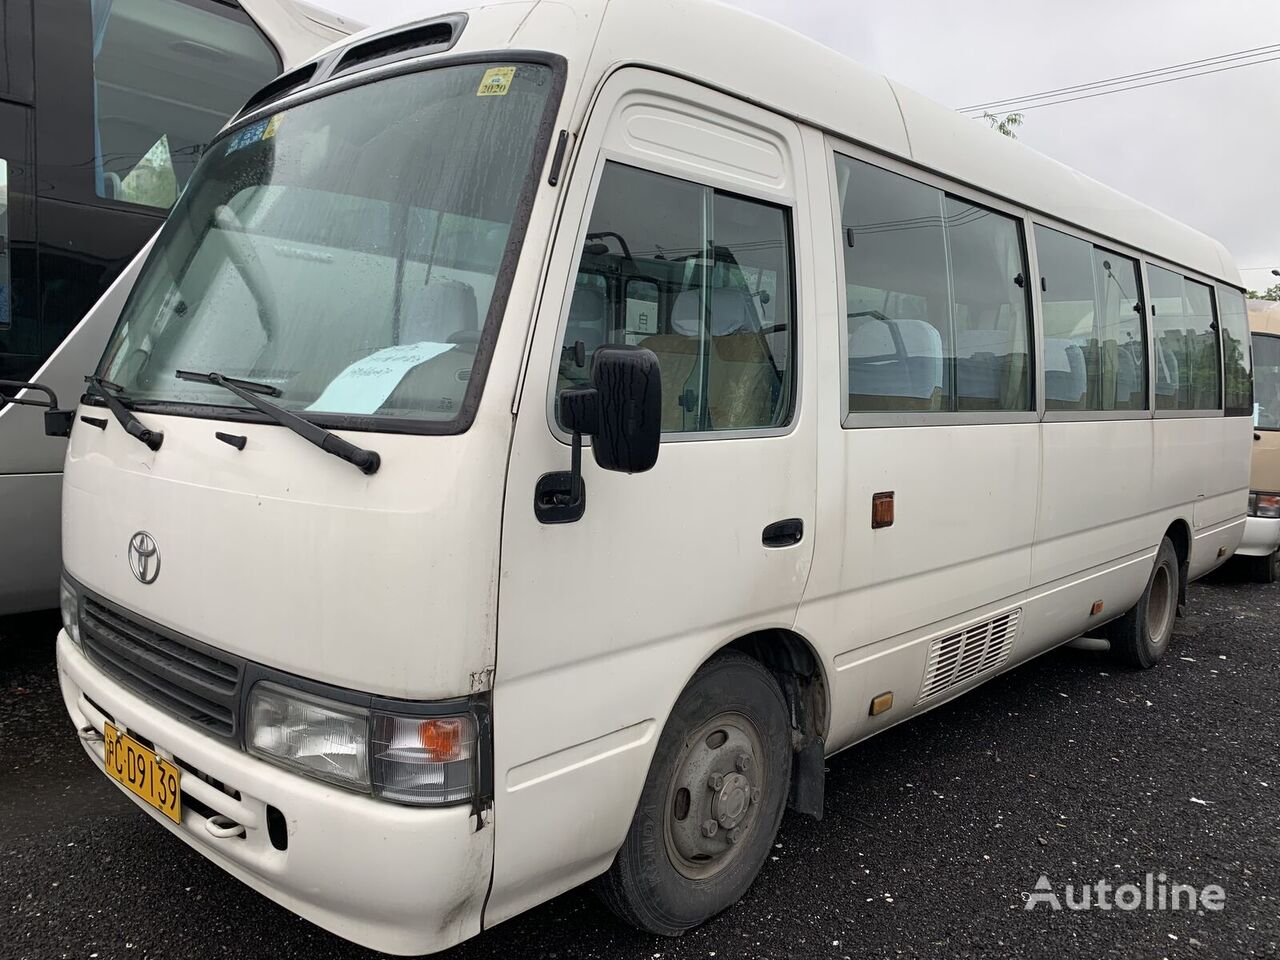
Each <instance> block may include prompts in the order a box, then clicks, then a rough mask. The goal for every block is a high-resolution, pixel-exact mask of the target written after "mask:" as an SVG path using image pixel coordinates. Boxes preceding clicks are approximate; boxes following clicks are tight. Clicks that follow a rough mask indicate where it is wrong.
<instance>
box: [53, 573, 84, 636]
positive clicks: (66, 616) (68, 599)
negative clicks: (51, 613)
mask: <svg viewBox="0 0 1280 960" xmlns="http://www.w3.org/2000/svg"><path fill="white" fill-rule="evenodd" d="M58 606H59V607H60V608H61V609H62V629H64V630H66V631H67V636H69V637H70V638H71V639H72V640H73V641H74V642H75V645H76V646H77V647H78V646H80V597H79V595H78V594H77V593H76V588H75V587H73V586H71V584H70V583H69V582H68V581H67V578H66V577H63V578H62V580H61V581H60V582H59V584H58Z"/></svg>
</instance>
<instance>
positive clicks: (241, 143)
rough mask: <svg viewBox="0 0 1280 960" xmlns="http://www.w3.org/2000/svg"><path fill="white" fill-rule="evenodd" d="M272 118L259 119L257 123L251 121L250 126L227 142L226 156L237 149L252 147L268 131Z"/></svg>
mask: <svg viewBox="0 0 1280 960" xmlns="http://www.w3.org/2000/svg"><path fill="white" fill-rule="evenodd" d="M274 119H275V117H272V118H271V120H274ZM271 120H259V121H258V122H257V123H251V124H249V126H247V127H245V128H244V129H243V130H241V131H240V132H239V133H237V134H236V135H235V136H234V137H232V138H231V140H230V142H229V143H228V144H227V152H226V154H224V156H230V155H231V154H233V153H235V152H236V151H237V150H243V149H244V148H245V147H251V146H253V145H254V144H255V143H257V142H258V141H259V140H261V139H262V135H263V134H264V133H266V132H267V127H268V125H269V124H270V123H271ZM274 133H275V131H274V130H272V134H273V135H274Z"/></svg>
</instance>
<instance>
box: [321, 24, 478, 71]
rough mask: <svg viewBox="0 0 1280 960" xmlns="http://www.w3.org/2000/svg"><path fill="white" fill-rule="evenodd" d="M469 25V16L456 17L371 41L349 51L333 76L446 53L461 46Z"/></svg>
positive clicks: (374, 38) (370, 39) (352, 47)
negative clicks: (385, 62) (416, 56)
mask: <svg viewBox="0 0 1280 960" xmlns="http://www.w3.org/2000/svg"><path fill="white" fill-rule="evenodd" d="M466 22H467V18H466V15H465V14H456V15H454V16H451V17H445V18H443V19H440V20H431V21H428V22H427V23H420V24H418V25H417V26H413V27H409V28H408V29H407V30H396V31H393V32H390V33H384V34H382V35H380V36H376V37H370V38H369V39H368V40H365V41H364V42H362V43H357V44H354V45H353V46H351V47H350V48H348V49H347V51H346V52H345V53H343V55H342V58H341V59H340V60H338V63H337V65H336V66H335V67H334V68H333V72H332V73H331V74H330V76H337V75H338V74H340V73H346V72H347V71H349V70H354V69H356V68H357V67H364V66H369V65H370V64H372V63H374V62H377V61H382V60H388V59H392V58H398V57H400V56H402V55H404V54H408V53H413V54H421V53H427V52H430V53H442V52H444V51H445V50H448V49H449V48H451V47H452V46H453V45H454V44H455V43H457V41H458V36H459V35H460V34H461V33H462V28H463V27H464V26H466ZM432 48H434V49H432Z"/></svg>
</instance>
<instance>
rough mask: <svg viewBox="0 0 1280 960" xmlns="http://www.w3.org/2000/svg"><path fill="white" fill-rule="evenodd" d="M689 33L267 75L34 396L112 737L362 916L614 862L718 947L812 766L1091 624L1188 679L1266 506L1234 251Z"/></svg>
mask: <svg viewBox="0 0 1280 960" xmlns="http://www.w3.org/2000/svg"><path fill="white" fill-rule="evenodd" d="M667 6H673V5H669V4H667V5H663V7H664V10H665V9H666V7H667ZM673 10H674V7H673ZM667 13H668V14H669V15H657V16H655V9H654V0H607V2H606V0H574V2H572V3H560V2H557V3H542V2H533V0H529V2H511V3H497V4H488V5H485V6H478V7H475V8H474V9H472V10H470V11H463V12H459V13H457V14H454V15H450V16H446V17H443V18H439V19H433V20H429V21H425V22H417V23H414V24H411V25H408V26H405V27H401V28H398V29H396V30H393V31H385V32H380V33H367V34H364V35H361V36H358V37H356V38H354V39H352V40H350V41H348V42H344V43H343V44H341V45H339V46H336V47H334V48H332V49H331V50H329V51H328V52H327V53H325V54H324V55H323V56H321V57H320V58H319V59H316V60H314V61H311V62H308V63H305V64H303V65H302V66H300V67H298V68H297V69H295V70H293V71H290V72H288V73H286V74H284V75H283V76H282V77H280V78H279V79H277V80H275V81H273V82H272V83H271V84H269V85H268V86H267V87H265V88H264V89H263V90H262V91H260V92H259V93H258V94H256V95H255V96H254V97H253V98H252V99H251V100H250V101H249V103H248V105H247V106H246V107H245V108H244V110H243V111H241V113H240V114H239V115H238V116H236V117H235V118H234V119H233V120H232V121H231V122H230V123H229V124H228V126H227V127H226V129H225V130H224V131H223V132H222V133H221V134H220V135H219V136H218V137H217V139H216V140H215V141H214V142H213V143H212V145H211V146H210V147H209V149H208V150H207V151H206V153H205V155H204V157H203V159H202V160H201V161H200V165H199V167H198V169H197V170H196V171H195V173H194V174H193V176H192V178H191V181H190V183H189V184H188V185H187V188H186V190H185V191H184V193H183V195H182V198H181V199H180V201H179V202H178V204H177V206H176V207H175V209H174V211H173V213H172V215H171V216H170V217H169V220H168V222H167V223H166V225H165V226H164V228H163V229H162V230H161V232H160V234H159V236H158V239H157V240H156V242H155V245H154V247H153V249H152V250H151V251H150V252H149V253H148V254H147V256H146V261H145V263H144V264H143V265H142V266H141V268H140V270H139V272H138V275H137V279H136V281H134V282H132V284H131V287H130V289H128V290H125V289H124V288H123V287H122V288H119V289H117V290H115V291H113V292H112V293H111V294H108V296H107V297H106V299H105V300H104V301H103V302H102V303H101V304H100V305H99V306H98V307H97V311H96V312H97V318H96V319H97V320H99V321H100V322H102V321H103V317H104V316H105V317H106V318H108V319H109V320H112V321H114V326H115V333H114V334H113V335H112V337H111V340H110V342H109V344H108V345H107V348H106V350H105V352H104V355H103V357H102V360H101V363H100V364H99V365H98V367H97V371H96V373H95V374H94V375H93V376H91V377H90V378H89V380H88V382H87V383H86V384H85V388H84V394H83V396H82V397H80V398H79V402H78V404H77V405H76V406H75V409H74V410H57V409H53V410H46V411H45V414H46V415H47V416H46V420H47V422H48V426H49V428H50V429H51V430H52V431H53V432H60V431H63V432H65V431H67V430H69V431H70V445H69V449H68V452H67V462H66V481H65V484H64V494H63V529H64V539H63V553H64V558H65V580H64V583H63V587H62V590H63V598H62V606H63V616H64V621H65V627H64V629H63V630H62V632H61V634H60V635H59V638H58V644H57V653H58V666H59V673H60V677H61V683H62V690H63V692H64V696H65V700H66V707H67V710H68V711H69V712H70V715H71V718H72V721H73V723H74V724H75V727H76V729H77V730H78V731H79V734H80V738H81V740H82V741H83V744H84V748H85V750H86V751H87V753H88V755H89V757H90V758H91V759H92V761H93V762H94V763H96V764H99V765H101V766H102V767H103V768H104V770H105V772H106V774H107V775H108V776H110V777H111V778H113V779H114V780H115V781H116V782H117V783H118V784H119V785H120V786H121V788H122V789H124V790H126V791H128V793H129V796H130V797H131V798H132V799H133V800H134V801H135V802H136V803H137V804H138V806H139V807H140V808H141V809H142V810H143V811H145V812H146V813H147V814H149V815H150V816H151V817H152V818H153V819H154V820H155V822H156V823H157V824H158V825H160V826H163V827H164V828H166V829H168V830H170V831H172V832H173V833H174V834H176V835H177V836H179V837H181V838H182V839H183V840H184V841H185V842H186V843H188V844H189V845H190V846H191V847H193V848H194V849H196V850H198V851H200V852H201V853H202V854H203V855H205V856H206V857H208V858H209V859H210V860H212V861H214V862H215V863H217V864H218V865H220V866H221V867H223V868H224V869H225V870H226V871H227V872H228V873H230V874H232V875H233V876H235V877H237V878H239V879H241V880H243V881H244V882H245V883H247V884H249V885H250V886H252V887H253V888H255V889H256V890H259V891H261V892H262V893H264V894H265V895H266V896H268V897H271V898H272V899H274V900H276V901H277V902H279V903H281V904H283V905H285V906H286V907H288V908H289V909H290V910H293V911H295V912H297V913H299V914H301V915H302V916H304V917H307V918H309V919H311V920H313V921H314V922H316V923H317V924H319V925H320V926H322V927H325V928H326V929H328V930H331V931H334V932H335V933H337V934H340V935H341V936H343V937H347V938H349V939H351V940H354V941H356V942H358V943H361V944H365V945H368V946H370V947H374V948H377V949H379V950H383V951H388V952H392V953H399V954H410V953H420V952H428V951H436V950H441V949H443V948H446V947H448V946H450V945H452V944H456V943H458V942H459V941H460V940H463V939H465V938H467V937H470V936H473V935H475V934H477V933H479V932H480V931H481V930H482V929H484V928H486V927H492V926H493V925H495V924H497V923H500V922H502V921H503V920H505V919H507V918H509V917H512V916H514V915H516V914H518V913H520V912H521V911H523V910H526V909H528V908H529V907H531V906H533V905H535V904H537V903H540V902H542V901H545V900H547V899H548V898H550V897H553V896H555V895H557V894H559V893H561V892H562V891H565V890H568V889H569V888H571V887H574V886H575V885H578V884H581V883H583V882H585V881H588V880H593V879H595V880H596V883H597V886H598V888H599V889H600V891H601V893H602V895H603V897H604V899H605V901H606V902H607V903H608V904H609V905H610V906H611V907H612V908H613V909H614V910H615V911H616V912H617V914H618V915H619V916H621V917H622V918H624V919H626V920H627V921H629V922H631V923H634V924H636V925H637V926H639V927H641V928H643V929H645V930H649V931H653V932H655V933H659V934H671V935H674V934H678V933H680V932H682V931H684V930H687V929H689V928H691V927H693V926H695V925H696V924H699V923H701V922H702V921H704V920H706V919H707V918H708V917H710V916H712V915H714V914H716V913H717V912H718V911H721V910H723V909H725V908H726V907H727V906H729V905H730V904H732V903H733V902H734V901H735V900H737V899H738V898H739V897H740V896H742V894H743V893H744V892H745V891H746V890H747V888H748V886H749V885H750V884H751V882H752V880H753V878H754V877H755V876H756V874H757V873H758V871H759V870H760V869H761V867H762V865H763V864H764V863H765V861H766V860H767V858H768V854H769V852H770V849H771V845H772V843H773V838H774V835H775V833H776V831H777V829H778V825H779V822H780V821H781V818H782V815H783V811H784V809H785V808H787V807H788V806H790V807H791V808H793V809H795V810H798V811H801V812H804V813H807V814H811V815H813V816H820V815H821V812H822V809H823V806H824V798H823V772H824V766H823V763H824V758H825V757H829V756H830V755H832V754H834V753H836V752H838V751H840V750H843V749H845V748H847V747H849V746H851V745H852V744H855V743H857V742H859V741H861V740H863V739H865V738H867V737H869V736H871V735H873V734H875V733H877V732H879V731H882V730H884V729H886V728H888V727H890V726H893V725H894V724H897V723H899V722H901V721H903V720H906V719H908V718H910V717H913V716H915V715H917V714H919V713H921V712H923V711H926V710H929V709H932V708H933V707H936V706H938V705H939V704H942V703H945V702H947V701H948V700H951V699H952V698H954V697H956V696H959V695H961V694H963V693H965V692H966V691H968V690H971V689H973V688H974V687H975V686H977V685H978V684H981V683H982V682H984V681H986V680H988V679H990V678H991V677H993V676H995V675H997V674H999V673H1001V672H1002V671H1005V670H1009V669H1011V668H1012V667H1014V666H1016V665H1017V664H1020V663H1024V662H1025V661H1027V660H1029V659H1030V658H1032V657H1035V656H1037V655H1038V654H1041V653H1043V652H1045V651H1047V650H1050V649H1053V648H1054V647H1056V646H1058V645H1060V644H1062V643H1065V642H1067V641H1070V640H1071V639H1073V638H1075V637H1078V636H1080V635H1082V634H1086V633H1087V634H1090V635H1093V636H1099V635H1105V636H1106V637H1107V638H1109V640H1110V644H1111V649H1112V652H1113V654H1114V655H1115V656H1116V657H1117V658H1118V659H1119V660H1120V661H1121V662H1122V663H1125V664H1129V665H1131V666H1133V667H1150V666H1152V665H1153V664H1154V663H1155V662H1156V661H1158V660H1159V659H1160V658H1161V657H1162V656H1164V655H1165V654H1166V652H1167V651H1168V649H1169V645H1170V638H1171V634H1172V633H1173V629H1174V622H1175V618H1176V616H1177V614H1178V612H1179V610H1180V608H1181V607H1182V605H1183V603H1184V602H1185V599H1186V587H1187V583H1188V582H1189V581H1191V580H1194V579H1196V578H1197V577H1200V576H1202V575H1204V574H1205V573H1206V572H1208V571H1210V570H1212V569H1213V568H1215V567H1217V566H1218V565H1219V564H1221V563H1222V562H1224V560H1225V559H1226V558H1227V557H1228V556H1229V555H1230V554H1231V552H1232V551H1233V550H1234V549H1235V547H1236V545H1237V544H1238V543H1239V541H1240V538H1241V535H1242V532H1243V529H1244V524H1245V514H1246V501H1247V497H1248V487H1249V479H1248V472H1249V453H1250V445H1251V443H1252V439H1251V432H1252V429H1253V424H1252V411H1253V398H1252V382H1251V377H1250V370H1249V349H1248V343H1249V340H1248V337H1249V334H1248V329H1247V322H1246V313H1245V303H1244V298H1243V293H1242V290H1241V282H1240V277H1239V274H1238V273H1237V271H1236V269H1235V267H1234V266H1233V265H1232V261H1231V259H1230V257H1229V256H1228V254H1227V253H1226V251H1225V250H1224V249H1223V248H1222V247H1221V246H1219V245H1218V244H1217V243H1215V242H1214V241H1212V240H1209V239H1208V238H1206V237H1204V236H1202V235H1200V234H1199V233H1196V232H1194V231H1193V230H1190V229H1188V228H1186V227H1184V226H1181V225H1179V224H1177V223H1175V222H1173V221H1171V220H1170V219H1168V218H1167V217H1164V216H1162V215H1161V214H1159V213H1156V212H1155V211H1153V210H1151V209H1149V208H1147V207H1144V206H1142V205H1141V204H1138V203H1136V202H1134V201H1132V200H1129V199H1127V198H1125V197H1123V196H1120V195H1118V194H1116V193H1114V192H1112V191H1110V190H1108V189H1106V188H1105V187H1103V186H1101V185H1099V184H1097V183H1095V182H1093V181H1090V180H1088V179H1087V178H1085V177H1082V176H1080V175H1078V174H1076V173H1073V172H1072V171H1070V170H1068V169H1066V168H1064V167H1062V166H1060V165H1059V164H1057V163H1054V162H1053V161H1050V160H1047V159H1045V158H1043V157H1041V156H1039V155H1037V154H1035V153H1033V152H1031V151H1029V150H1027V149H1025V148H1024V147H1022V146H1020V145H1018V144H1016V143H1013V142H1011V141H1010V140H1008V139H1007V138H1005V137H1001V136H999V135H998V134H994V133H992V132H991V131H989V130H987V129H984V126H983V125H981V124H978V123H975V122H973V121H970V120H966V119H964V118H962V117H960V116H958V115H957V114H955V113H954V112H953V111H951V110H948V109H945V108H943V107H940V106H937V105H934V104H932V103H930V102H928V101H926V100H924V99H923V98H921V97H920V96H918V95H917V94H914V93H912V92H911V91H909V90H907V89H905V88H902V87H900V86H898V85H897V84H894V83H892V82H889V81H886V80H885V79H884V78H882V77H879V76H875V75H872V74H870V73H867V72H866V71H864V70H862V69H860V68H859V67H857V66H855V65H854V64H852V63H850V62H848V61H847V60H845V59H844V58H842V57H840V56H838V55H836V54H835V53H832V52H831V51H829V50H827V49H824V48H823V47H821V46H820V45H818V44H816V43H812V42H810V41H807V40H805V39H803V38H801V37H799V36H797V35H795V34H792V33H789V32H787V31H785V30H782V29H779V28H778V27H776V26H774V25H772V24H769V23H767V22H765V21H762V20H759V19H756V18H754V17H752V16H749V15H746V14H743V13H740V12H736V11H733V10H731V9H728V8H725V7H722V6H719V5H715V4H711V3H707V2H702V0H682V2H681V3H680V4H679V20H680V24H681V29H679V30H672V29H670V23H671V22H672V17H673V16H674V15H675V14H674V12H672V11H667ZM744 50H753V51H767V52H768V55H767V56H763V55H762V56H758V57H752V58H750V60H749V62H748V61H747V60H745V59H744V58H743V57H742V51H744ZM36 393H37V392H36V391H29V392H28V393H27V394H24V396H25V397H29V398H31V399H32V400H33V402H40V400H39V397H37V396H36ZM29 412H30V413H31V414H33V415H36V414H38V413H39V412H40V411H38V410H35V409H32V410H30V411H29ZM847 802H848V799H847V798H844V797H839V796H832V797H828V798H826V799H825V804H826V805H828V806H835V805H839V804H843V803H847Z"/></svg>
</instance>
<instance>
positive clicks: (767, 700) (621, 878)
mask: <svg viewBox="0 0 1280 960" xmlns="http://www.w3.org/2000/svg"><path fill="white" fill-rule="evenodd" d="M787 718H788V713H787V705H786V700H785V698H784V697H783V695H782V690H781V689H780V688H779V687H778V683H777V681H776V680H775V679H774V678H773V675H772V674H770V673H769V671H768V670H766V669H765V668H764V667H763V666H761V665H760V663H758V662H757V661H755V660H752V659H751V658H749V657H745V656H742V655H741V654H736V653H733V654H723V655H721V656H718V657H716V658H715V659H714V660H712V661H711V662H710V663H708V664H707V665H706V666H705V667H703V668H702V669H701V670H700V671H698V673H697V674H696V675H695V676H694V678H693V679H692V680H691V681H690V682H689V685H688V686H687V687H686V688H685V690H684V692H683V693H681V694H680V698H679V699H678V700H677V701H676V705H675V708H674V709H673V710H672V712H671V717H670V718H669V719H668V720H667V724H666V727H665V728H664V729H663V731H662V736H661V738H660V739H659V741H658V748H657V750H656V752H655V754H654V758H653V764H652V765H651V766H650V768H649V776H648V779H647V780H646V781H645V785H644V790H643V792H642V793H641V796H640V802H639V804H638V805H637V807H636V813H635V816H634V818H633V819H632V822H631V828H630V830H629V831H628V833H627V838H626V840H625V841H623V844H622V848H621V849H620V850H619V851H618V855H617V857H616V858H615V860H614V862H613V866H612V867H611V868H610V869H609V872H608V873H606V874H605V875H604V876H603V877H601V878H600V879H599V880H598V881H597V882H596V891H597V893H598V894H599V895H600V897H601V899H602V900H603V901H604V902H605V904H606V905H607V906H608V907H609V908H610V909H611V910H612V911H613V912H614V913H615V914H617V915H618V917H620V918H621V919H623V920H625V921H626V922H627V923H630V924H632V925H633V926H636V927H639V928H640V929H642V930H647V931H649V932H650V933H656V934H660V935H664V936H676V935H678V934H681V933H684V932H685V931H686V930H689V929H691V928H693V927H696V926H697V925H698V924H700V923H702V922H703V921H705V920H708V919H710V918H711V917H713V916H715V915H716V914H717V913H719V912H720V911H722V910H724V909H725V908H726V907H729V906H731V905H732V904H733V903H734V902H735V901H737V900H738V899H739V898H740V897H741V896H742V895H743V894H744V893H745V892H746V891H747V888H748V887H750V886H751V883H752V881H753V880H755V878H756V874H757V873H759V872H760V867H761V866H762V865H763V864H764V861H765V858H766V857H767V856H768V854H769V849H770V847H771V845H772V843H773V839H774V837H775V836H776V835H777V832H778V825H779V823H780V822H781V820H782V813H783V809H784V808H785V806H786V798H787V793H788V791H789V789H790V777H791V730H790V725H789V721H788V719H787Z"/></svg>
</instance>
